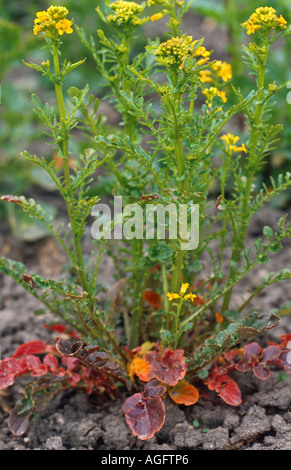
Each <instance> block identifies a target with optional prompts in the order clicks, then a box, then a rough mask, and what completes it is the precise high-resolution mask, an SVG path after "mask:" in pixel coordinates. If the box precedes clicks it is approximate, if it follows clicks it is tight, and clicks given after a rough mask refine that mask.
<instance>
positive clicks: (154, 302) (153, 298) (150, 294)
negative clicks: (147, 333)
mask: <svg viewBox="0 0 291 470" xmlns="http://www.w3.org/2000/svg"><path fill="white" fill-rule="evenodd" d="M143 296H144V299H145V301H146V302H147V303H148V304H150V305H151V306H152V307H154V308H156V309H157V310H159V309H161V308H162V305H161V302H160V296H159V294H157V293H156V292H155V291H154V290H152V289H146V290H145V291H144V294H143Z"/></svg>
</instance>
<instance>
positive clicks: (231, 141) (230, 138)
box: [220, 133, 247, 155]
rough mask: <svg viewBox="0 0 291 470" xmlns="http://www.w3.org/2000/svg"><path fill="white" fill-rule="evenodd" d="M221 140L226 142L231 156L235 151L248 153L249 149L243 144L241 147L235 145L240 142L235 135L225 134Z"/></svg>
mask: <svg viewBox="0 0 291 470" xmlns="http://www.w3.org/2000/svg"><path fill="white" fill-rule="evenodd" d="M220 138H221V140H224V142H225V145H226V151H227V153H229V154H230V155H231V153H232V151H233V150H234V151H235V152H245V153H247V149H246V146H245V144H242V145H241V146H239V147H238V146H236V145H235V144H236V143H237V141H238V140H239V137H238V136H236V135H233V134H229V133H228V134H224V135H223V136H221V137H220Z"/></svg>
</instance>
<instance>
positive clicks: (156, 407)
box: [122, 387, 165, 440]
mask: <svg viewBox="0 0 291 470" xmlns="http://www.w3.org/2000/svg"><path fill="white" fill-rule="evenodd" d="M150 388H151V387H150ZM122 411H123V413H124V415H125V419H126V422H127V424H128V425H129V427H130V429H131V430H132V433H133V435H134V436H137V437H138V438H139V439H141V440H145V439H150V438H152V437H153V436H154V434H155V433H156V432H157V431H159V430H160V429H161V427H162V426H163V424H164V421H165V407H164V404H163V402H162V400H161V398H160V397H159V396H157V395H155V396H151V395H150V396H146V393H145V392H143V393H135V394H134V395H132V396H131V397H129V398H128V399H127V400H126V402H125V404H124V407H123V410H122Z"/></svg>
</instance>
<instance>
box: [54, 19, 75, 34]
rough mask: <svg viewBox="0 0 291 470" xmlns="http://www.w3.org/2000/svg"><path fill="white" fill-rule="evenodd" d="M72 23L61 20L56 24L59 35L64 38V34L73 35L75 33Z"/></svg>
mask: <svg viewBox="0 0 291 470" xmlns="http://www.w3.org/2000/svg"><path fill="white" fill-rule="evenodd" d="M71 26H72V22H71V21H69V20H66V19H65V20H61V21H59V22H58V23H57V24H56V28H57V30H58V33H59V34H60V35H61V36H62V34H64V33H67V34H71V33H72V32H73V28H72V27H71Z"/></svg>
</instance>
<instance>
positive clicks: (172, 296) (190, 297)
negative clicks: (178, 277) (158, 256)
mask: <svg viewBox="0 0 291 470" xmlns="http://www.w3.org/2000/svg"><path fill="white" fill-rule="evenodd" d="M188 287H189V284H188V282H183V283H182V285H181V289H180V293H179V294H175V293H173V292H168V293H167V296H168V299H169V301H170V302H171V301H172V300H175V299H185V300H191V302H193V300H194V299H196V297H197V295H195V294H192V292H190V293H189V294H186V292H187V290H188ZM185 294H186V295H185Z"/></svg>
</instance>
